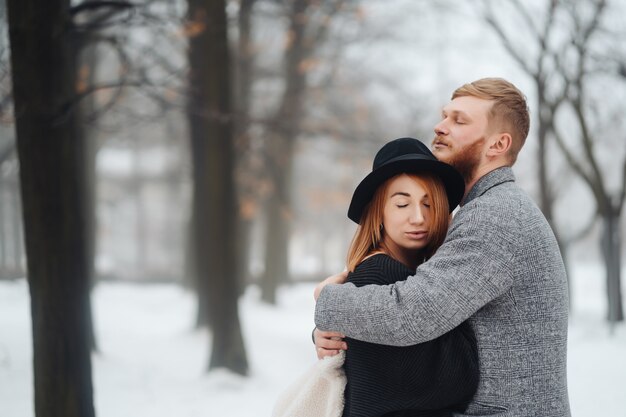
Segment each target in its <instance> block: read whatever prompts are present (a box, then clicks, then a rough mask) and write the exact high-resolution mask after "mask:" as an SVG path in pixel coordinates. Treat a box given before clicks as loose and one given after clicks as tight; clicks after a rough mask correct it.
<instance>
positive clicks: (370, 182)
mask: <svg viewBox="0 0 626 417" xmlns="http://www.w3.org/2000/svg"><path fill="white" fill-rule="evenodd" d="M402 173H415V174H419V173H430V174H434V175H436V176H438V177H439V178H440V179H441V181H442V182H443V185H444V188H445V189H446V194H447V196H448V205H449V206H450V212H452V211H453V210H454V209H455V208H456V206H458V205H459V203H460V202H461V199H462V198H463V194H464V193H465V182H464V181H463V177H462V176H461V174H459V172H458V171H457V170H456V169H454V168H453V167H452V166H450V165H448V164H446V163H444V162H441V161H437V160H436V159H431V158H429V157H427V156H425V155H420V154H407V155H402V156H399V157H397V158H393V159H391V160H390V161H388V162H387V163H385V164H384V165H381V166H380V167H379V168H377V169H375V170H374V171H372V172H370V173H369V174H368V175H367V176H366V177H365V178H363V180H362V181H361V182H360V183H359V185H357V187H356V189H355V190H354V194H353V195H352V201H351V202H350V207H349V208H348V218H349V219H350V220H352V221H353V222H355V223H360V221H361V216H362V214H363V210H364V209H365V206H366V205H367V204H368V203H369V202H370V201H371V200H372V197H374V193H375V192H376V189H377V188H378V187H379V186H380V185H381V184H382V183H384V182H385V181H386V180H388V179H389V178H392V177H394V176H395V175H397V174H402Z"/></svg>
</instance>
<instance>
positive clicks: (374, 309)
mask: <svg viewBox="0 0 626 417" xmlns="http://www.w3.org/2000/svg"><path fill="white" fill-rule="evenodd" d="M470 205H471V206H469V207H468V206H465V207H464V208H463V209H462V210H459V212H458V213H457V215H456V216H455V218H454V220H453V223H452V225H451V227H450V230H449V232H448V236H447V238H446V241H445V242H444V244H443V245H442V246H441V247H440V248H439V250H438V251H437V253H436V254H435V255H434V256H433V257H432V258H431V259H429V260H428V261H427V262H425V263H423V264H422V265H420V266H419V267H418V268H417V271H416V274H415V275H414V276H411V277H409V278H408V279H407V280H406V281H399V282H396V283H394V284H391V285H384V286H380V285H366V286H363V287H359V288H357V287H355V286H354V285H351V284H344V285H327V286H326V287H325V288H324V289H323V290H322V292H321V294H320V296H319V298H318V300H317V303H316V307H315V324H316V326H317V327H318V328H319V329H321V330H333V331H339V332H342V333H344V334H345V335H346V336H348V337H351V338H353V339H358V340H363V341H367V342H372V343H381V344H386V345H395V346H408V345H412V344H416V343H422V342H425V341H428V340H432V339H434V338H436V337H438V336H441V335H442V334H444V333H446V332H448V331H450V330H451V329H453V328H455V327H456V326H458V325H459V324H460V323H462V322H463V321H465V320H466V319H468V318H469V317H470V316H471V315H472V314H473V313H474V312H476V311H477V310H479V309H480V308H482V307H483V306H485V305H486V304H487V303H489V302H490V301H492V300H494V299H495V298H497V297H499V296H500V295H502V294H504V293H505V292H506V291H507V290H508V289H510V288H511V286H512V285H513V278H512V276H513V274H512V271H511V269H510V264H511V261H512V260H513V256H514V255H513V253H514V252H513V248H514V245H515V241H516V237H515V236H514V235H512V233H513V232H514V228H515V227H517V226H516V225H515V226H513V225H512V223H511V222H512V221H513V220H510V219H509V221H507V220H506V219H503V218H502V215H501V213H494V210H493V209H492V210H485V208H484V207H483V208H481V207H479V206H478V205H477V204H474V202H472V203H470Z"/></svg>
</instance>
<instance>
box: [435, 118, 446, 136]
mask: <svg viewBox="0 0 626 417" xmlns="http://www.w3.org/2000/svg"><path fill="white" fill-rule="evenodd" d="M447 133H448V128H447V126H446V123H445V120H442V121H440V122H439V123H437V124H436V125H435V134H436V135H446V134H447Z"/></svg>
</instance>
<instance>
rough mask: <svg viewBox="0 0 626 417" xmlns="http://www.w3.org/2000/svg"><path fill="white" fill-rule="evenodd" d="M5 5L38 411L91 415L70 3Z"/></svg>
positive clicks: (83, 223) (83, 201)
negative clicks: (6, 6) (9, 46)
mask: <svg viewBox="0 0 626 417" xmlns="http://www.w3.org/2000/svg"><path fill="white" fill-rule="evenodd" d="M35 3H36V2H32V1H24V0H19V1H14V0H9V1H8V2H7V5H8V17H9V19H8V22H9V38H10V43H11V51H12V53H11V69H12V74H13V76H12V80H13V90H12V91H13V103H14V108H15V123H16V138H17V150H18V156H19V161H20V179H21V191H22V201H23V212H24V230H25V242H26V253H27V260H28V281H29V288H30V295H31V313H32V323H33V345H34V346H33V354H34V381H35V413H36V415H37V416H57V417H61V416H64V417H73V416H75V417H89V416H93V415H94V408H93V389H92V382H91V358H90V334H91V333H90V331H91V330H90V326H91V323H90V320H89V318H90V317H91V314H90V311H91V308H90V298H89V286H90V282H89V272H90V266H89V265H90V261H91V260H90V259H89V253H88V252H89V251H88V249H87V245H86V242H87V236H86V233H87V230H88V227H87V218H86V196H87V190H86V186H87V184H86V182H85V174H86V170H85V165H84V163H85V147H84V142H83V141H82V137H81V136H80V132H79V123H80V116H79V109H78V106H77V102H76V93H75V86H76V80H77V77H76V49H75V44H74V41H75V40H74V39H73V35H74V34H75V32H74V30H73V22H72V15H71V10H70V3H69V1H68V0H56V1H49V2H46V3H45V4H35Z"/></svg>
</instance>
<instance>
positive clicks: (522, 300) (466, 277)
mask: <svg viewBox="0 0 626 417" xmlns="http://www.w3.org/2000/svg"><path fill="white" fill-rule="evenodd" d="M514 180H515V178H514V176H513V171H512V170H511V169H510V168H508V167H503V168H499V169H496V170H494V171H492V172H490V173H489V174H487V175H485V176H484V177H482V178H481V179H480V180H479V181H478V183H476V185H475V186H474V187H473V188H472V190H471V191H470V193H469V195H468V196H467V198H466V200H465V203H464V205H463V207H461V208H460V209H459V211H458V212H457V214H456V215H455V217H454V220H453V222H452V225H451V227H450V230H449V232H448V236H447V238H446V241H445V242H444V244H443V245H442V246H441V248H439V250H438V251H437V253H436V254H435V256H433V257H432V258H431V259H430V260H429V261H428V262H426V263H424V264H422V265H420V266H419V267H418V269H417V273H416V275H415V276H413V277H410V278H409V279H408V280H407V281H404V282H398V283H396V284H393V285H386V286H376V285H369V286H364V287H361V288H356V287H355V286H353V285H351V284H345V285H328V286H326V288H324V289H323V290H322V293H321V295H320V297H319V299H318V301H317V305H316V310H315V324H316V325H317V327H318V328H319V329H322V330H337V331H341V332H343V333H344V334H346V335H347V336H349V337H352V338H354V339H360V340H365V341H368V342H374V343H383V344H389V345H398V346H407V345H412V344H415V343H420V342H424V341H427V340H431V339H433V338H435V337H437V336H439V335H441V334H443V333H445V332H447V331H449V330H450V329H452V328H454V327H456V326H458V325H459V324H460V323H462V322H463V321H464V320H466V319H468V318H469V322H470V324H471V325H472V327H473V329H474V331H475V333H476V338H477V341H478V349H479V360H480V384H479V387H478V391H477V393H476V395H475V397H474V399H473V400H472V402H471V403H470V405H469V407H468V409H467V411H466V413H465V414H464V415H466V416H499V417H564V416H569V415H570V410H569V400H568V394H567V378H566V350H567V346H566V344H567V318H568V298H567V280H566V275H565V269H564V267H563V262H562V259H561V256H560V252H559V248H558V246H557V243H556V240H555V238H554V235H553V233H552V230H551V229H550V227H549V225H548V223H547V222H546V220H545V218H544V216H543V215H542V213H541V212H540V210H539V209H538V208H537V206H536V205H535V204H534V203H533V202H532V200H531V199H530V198H529V197H528V196H527V195H526V194H525V193H524V192H523V191H522V190H520V189H519V187H518V186H517V185H516V184H515V182H514Z"/></svg>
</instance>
